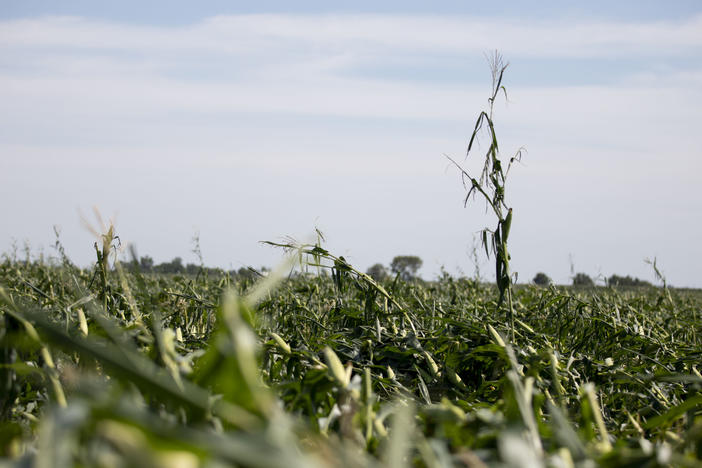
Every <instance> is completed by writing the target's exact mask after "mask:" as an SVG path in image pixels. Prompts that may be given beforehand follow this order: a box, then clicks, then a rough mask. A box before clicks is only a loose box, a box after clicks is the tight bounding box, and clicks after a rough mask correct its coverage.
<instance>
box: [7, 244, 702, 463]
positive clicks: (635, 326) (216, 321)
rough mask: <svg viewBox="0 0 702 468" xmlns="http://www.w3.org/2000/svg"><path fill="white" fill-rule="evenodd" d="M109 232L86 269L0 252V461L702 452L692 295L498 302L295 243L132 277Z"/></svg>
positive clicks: (664, 292)
mask: <svg viewBox="0 0 702 468" xmlns="http://www.w3.org/2000/svg"><path fill="white" fill-rule="evenodd" d="M113 234H114V233H113V232H112V231H110V232H109V233H107V234H106V235H108V236H110V237H109V239H107V238H106V240H105V242H104V245H103V246H102V247H96V250H97V252H98V256H97V257H98V258H97V260H98V261H96V263H95V267H94V268H92V269H81V268H78V267H76V266H74V265H72V264H71V263H70V261H69V260H68V259H66V258H64V261H63V263H62V264H47V263H42V262H38V261H36V262H26V261H18V260H11V259H9V258H6V259H5V260H4V261H3V262H2V264H0V284H2V290H1V291H0V301H1V303H0V319H1V320H2V322H0V323H2V328H0V333H1V335H0V336H1V337H2V341H1V343H2V344H1V345H0V359H1V363H2V367H0V385H1V389H0V415H1V418H2V419H1V421H2V423H1V425H0V452H1V455H2V462H0V465H1V466H8V467H10V466H12V467H33V466H36V467H57V468H62V467H72V466H99V467H131V466H150V467H152V466H153V467H200V466H203V467H224V466H237V467H286V468H289V467H295V466H299V467H315V466H317V467H325V466H359V467H360V466H364V467H365V466H392V467H401V466H426V467H453V466H467V467H481V466H505V467H508V466H509V467H512V466H513V467H527V466H529V467H531V466H534V467H536V466H553V467H572V466H578V467H589V466H690V467H692V466H700V463H701V462H702V392H700V389H701V388H702V376H701V375H700V373H699V370H698V367H697V366H698V365H699V362H700V358H701V355H700V350H701V349H702V343H701V342H700V338H699V336H700V332H702V329H701V327H700V321H699V317H698V314H699V311H700V306H701V304H702V295H701V294H700V293H699V292H697V291H684V290H675V289H669V288H667V287H666V288H643V289H641V288H638V289H635V290H634V289H632V290H618V289H613V288H604V287H599V288H589V289H575V288H563V287H559V288H557V287H553V286H552V287H549V288H539V287H536V286H518V287H516V288H515V290H514V297H513V307H512V309H509V310H504V309H501V308H498V307H496V306H497V294H496V293H497V291H496V286H495V285H488V284H481V283H479V282H477V281H474V280H468V279H465V278H462V279H458V278H453V277H450V276H448V275H444V276H443V277H441V278H439V279H438V280H436V281H431V282H422V281H409V282H407V281H403V280H401V279H399V278H397V279H388V280H387V281H384V282H382V283H377V282H375V281H374V280H373V279H371V278H370V277H368V276H367V275H365V274H363V273H361V272H359V271H358V270H356V269H355V268H354V267H353V266H352V265H350V264H348V263H347V262H346V261H344V260H343V258H341V257H337V256H335V255H333V254H332V253H330V252H329V251H327V250H326V249H325V248H324V247H323V246H322V245H320V244H315V245H297V244H293V243H289V244H286V245H284V246H283V247H285V248H286V249H287V250H288V251H289V254H288V255H287V256H286V258H287V260H286V261H285V262H283V265H282V266H281V268H280V269H278V270H277V271H274V272H272V273H271V274H269V275H268V276H266V277H262V278H260V280H259V281H251V280H242V281H237V280H235V279H234V278H231V277H230V276H229V275H228V274H225V273H222V274H221V275H218V276H217V275H211V276H208V275H206V274H202V275H199V276H166V275H144V274H141V273H140V272H139V271H136V270H131V269H129V268H127V266H128V265H122V264H120V263H119V262H116V263H115V264H111V263H110V262H108V261H107V260H105V259H106V258H107V257H108V254H109V250H110V248H111V242H112V237H111V236H113ZM103 249H104V250H103ZM293 263H296V264H297V265H298V268H297V269H296V270H295V272H294V273H292V274H289V272H290V268H291V265H292V264H293ZM512 313H513V314H514V315H513V317H512V318H513V321H514V324H515V325H514V339H513V340H510V339H508V338H507V337H508V336H509V335H510V334H511V332H512V330H511V329H510V328H511V327H510V315H511V314H512Z"/></svg>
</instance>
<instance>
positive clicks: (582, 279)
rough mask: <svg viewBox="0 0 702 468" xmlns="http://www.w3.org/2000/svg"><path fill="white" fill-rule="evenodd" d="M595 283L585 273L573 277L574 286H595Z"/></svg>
mask: <svg viewBox="0 0 702 468" xmlns="http://www.w3.org/2000/svg"><path fill="white" fill-rule="evenodd" d="M594 285H595V282H594V281H592V278H590V277H589V276H588V275H586V274H585V273H578V274H576V275H575V276H574V277H573V286H594Z"/></svg>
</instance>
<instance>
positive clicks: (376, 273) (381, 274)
mask: <svg viewBox="0 0 702 468" xmlns="http://www.w3.org/2000/svg"><path fill="white" fill-rule="evenodd" d="M366 274H367V275H368V276H370V277H371V278H373V279H374V280H376V281H383V280H384V279H385V278H387V277H388V269H387V268H385V266H384V265H383V264H382V263H376V264H374V265H371V267H370V268H368V270H366Z"/></svg>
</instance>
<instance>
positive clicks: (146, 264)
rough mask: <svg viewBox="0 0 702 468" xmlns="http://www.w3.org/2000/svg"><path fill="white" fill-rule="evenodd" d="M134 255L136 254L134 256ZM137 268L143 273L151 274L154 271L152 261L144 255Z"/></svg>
mask: <svg viewBox="0 0 702 468" xmlns="http://www.w3.org/2000/svg"><path fill="white" fill-rule="evenodd" d="M135 255H136V254H135ZM139 268H141V271H143V272H145V273H149V272H151V270H153V269H154V259H153V258H151V257H149V256H148V255H145V256H143V257H141V258H140V259H139Z"/></svg>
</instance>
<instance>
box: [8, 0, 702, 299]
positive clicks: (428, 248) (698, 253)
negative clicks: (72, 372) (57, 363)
mask: <svg viewBox="0 0 702 468" xmlns="http://www.w3.org/2000/svg"><path fill="white" fill-rule="evenodd" d="M434 3H437V2H419V1H403V2H397V1H390V2H366V1H357V2H338V3H333V2H322V1H308V2H304V1H302V2H294V3H292V2H280V1H278V2H273V1H269V2H265V1H264V2H261V1H259V2H225V1H209V2H208V1H203V2H177V1H176V2H165V1H154V2H149V3H148V4H146V5H145V4H144V3H143V2H138V3H137V2H136V1H131V0H127V1H122V2H92V1H87V0H86V1H64V2H53V1H31V0H25V1H15V0H3V1H2V2H0V103H1V105H2V112H0V207H1V208H2V213H3V221H2V223H0V252H5V253H7V254H12V252H14V250H15V249H17V250H18V251H19V253H18V255H23V253H22V251H23V249H24V246H25V245H29V246H30V248H31V252H32V254H33V255H40V254H43V255H45V256H52V255H56V250H55V249H54V243H55V240H56V236H55V233H54V227H57V229H58V231H59V232H60V239H61V242H62V244H63V245H64V247H65V249H66V252H67V253H68V255H69V256H70V257H71V259H73V260H74V261H75V262H76V263H78V264H80V265H83V266H88V265H90V263H91V262H93V261H94V250H93V247H92V244H93V242H94V237H93V234H91V232H90V230H89V229H86V227H85V226H84V224H85V223H84V222H83V221H82V220H81V219H82V218H84V219H86V220H87V221H88V222H89V223H90V224H92V225H93V226H95V225H96V224H97V221H95V218H94V217H93V213H92V210H93V207H97V208H98V209H99V211H100V213H101V214H102V216H103V217H104V218H110V217H112V218H114V220H115V225H116V230H117V234H118V235H119V236H120V239H121V241H122V243H123V244H124V245H127V244H133V245H135V246H136V248H137V251H138V252H139V254H140V255H150V256H152V257H153V258H154V259H155V260H156V261H157V262H161V261H168V260H170V259H172V258H173V257H175V256H180V257H182V258H183V260H184V262H197V257H196V255H195V254H194V253H193V252H192V251H193V247H194V242H193V238H194V237H196V236H197V237H199V243H200V249H201V251H202V255H203V259H204V262H205V263H206V264H208V265H212V266H221V267H224V268H236V269H238V268H240V267H242V266H246V265H253V266H262V265H266V266H269V267H270V266H275V265H276V264H278V263H280V261H281V258H282V257H281V256H282V252H280V251H278V250H276V249H274V248H271V247H269V246H265V245H262V244H260V242H259V241H262V240H273V241H279V240H281V239H283V238H284V237H286V236H292V237H295V238H297V239H300V240H302V241H307V240H312V239H314V237H313V233H314V230H315V228H319V229H320V230H321V231H322V232H324V234H325V236H326V239H327V241H326V246H327V248H329V250H330V251H331V252H332V253H335V254H337V255H343V256H345V257H346V258H347V260H349V261H350V262H351V263H352V264H353V265H355V266H357V267H358V268H360V269H366V268H367V267H369V266H370V265H371V264H374V263H377V262H380V263H384V264H386V265H387V264H389V263H390V261H391V260H392V258H393V257H394V256H396V255H418V256H420V257H421V258H422V259H423V260H424V267H423V268H422V270H421V274H422V276H423V277H424V278H426V279H432V278H435V277H436V276H437V275H438V274H439V272H440V271H441V269H442V268H444V269H445V270H446V271H448V272H449V273H451V274H456V275H469V276H472V275H474V274H475V267H476V263H477V266H478V267H479V270H480V274H481V275H482V277H483V278H484V279H486V280H490V279H494V273H492V271H493V268H492V267H491V263H490V260H487V259H485V258H484V257H480V258H479V260H478V261H477V262H476V261H475V260H474V259H473V257H472V255H471V252H472V251H473V249H474V247H476V246H478V245H477V233H478V232H479V231H480V230H481V229H483V228H484V227H494V225H495V224H496V221H495V220H494V219H493V218H491V216H490V213H486V210H485V205H484V203H481V202H480V201H479V200H476V201H474V202H470V203H469V204H468V206H464V204H463V200H464V197H465V190H464V188H463V186H462V184H461V180H460V176H459V173H458V172H457V170H456V168H455V167H453V166H452V165H451V164H450V162H449V160H448V159H447V156H450V157H452V158H454V159H456V160H457V161H459V162H460V163H461V164H463V165H464V167H465V168H466V169H467V170H469V171H476V170H478V169H479V167H480V165H481V154H482V152H483V151H484V150H485V149H486V144H487V143H486V140H483V141H482V146H480V147H479V148H478V152H475V153H473V152H471V154H470V155H469V156H468V158H467V159H466V147H467V143H468V139H469V138H470V134H471V132H472V129H473V125H474V124H475V120H476V118H477V116H478V114H479V113H480V112H481V111H482V110H484V109H486V108H487V105H488V102H487V98H488V96H489V93H490V85H491V78H490V69H489V66H488V63H487V60H486V56H489V55H490V54H491V53H492V51H494V50H499V51H500V53H501V54H502V55H503V57H504V58H505V60H506V61H508V62H509V67H508V69H507V71H506V73H505V78H504V84H505V86H506V88H507V100H505V99H502V98H500V99H499V100H498V101H497V102H496V105H495V124H496V133H497V136H498V139H499V142H500V146H501V151H502V156H503V157H504V158H509V157H511V156H512V155H513V154H514V153H515V152H516V151H517V150H518V149H519V148H521V147H524V148H525V149H526V152H525V153H524V156H523V159H522V162H521V163H520V164H518V165H516V166H514V167H513V168H512V170H511V172H510V175H509V180H508V184H507V193H506V195H507V203H508V205H510V206H511V207H513V212H514V215H513V224H512V231H511V235H510V242H511V247H510V248H511V251H512V264H513V268H514V270H515V271H517V272H518V275H519V276H518V281H519V282H527V281H529V280H531V278H533V277H534V275H535V274H536V272H539V271H543V272H546V273H547V274H548V275H549V276H551V277H552V278H553V279H554V280H555V281H556V282H557V283H561V284H565V283H568V282H569V281H570V278H571V277H572V275H573V273H574V272H584V273H587V274H589V275H590V276H592V277H596V278H604V277H608V276H610V275H612V274H619V275H627V274H629V275H632V276H636V277H639V278H642V279H645V280H649V281H654V275H653V270H652V268H651V267H650V266H649V265H647V264H646V263H645V262H644V260H645V259H647V258H649V259H653V258H654V257H655V258H657V260H658V264H659V266H660V267H661V269H662V270H663V272H664V273H665V275H666V277H667V279H668V282H669V283H671V284H673V285H676V286H681V287H683V286H686V287H702V274H701V273H700V269H699V267H698V265H699V263H700V260H702V244H701V243H700V239H701V238H702V216H700V213H701V212H702V191H700V190H699V186H700V182H702V175H701V174H702V162H701V160H700V139H699V129H701V128H702V112H700V109H702V4H700V3H699V2H698V1H678V2H653V1H650V2H649V1H632V2H626V1H622V2H604V1H593V2H587V4H585V3H583V2H575V1H573V2H567V1H559V2H538V7H534V6H533V3H534V2H529V3H532V5H530V8H528V7H527V6H525V4H526V3H527V2H517V1H505V2H499V5H497V6H496V5H492V4H489V2H458V1H449V2H441V3H439V4H434ZM478 247H479V246H478Z"/></svg>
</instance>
